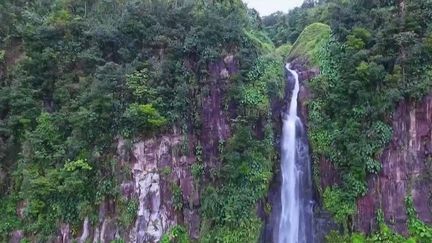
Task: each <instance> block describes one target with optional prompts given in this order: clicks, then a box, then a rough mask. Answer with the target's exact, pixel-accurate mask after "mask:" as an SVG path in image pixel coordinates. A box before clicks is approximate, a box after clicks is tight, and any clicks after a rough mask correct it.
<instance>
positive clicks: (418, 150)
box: [355, 95, 432, 234]
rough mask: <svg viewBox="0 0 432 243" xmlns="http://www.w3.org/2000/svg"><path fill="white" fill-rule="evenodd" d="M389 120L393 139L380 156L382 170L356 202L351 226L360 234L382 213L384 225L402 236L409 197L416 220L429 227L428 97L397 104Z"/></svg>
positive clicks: (431, 142) (431, 110) (431, 121)
mask: <svg viewBox="0 0 432 243" xmlns="http://www.w3.org/2000/svg"><path fill="white" fill-rule="evenodd" d="M391 120H392V127H393V138H392V141H391V143H390V144H389V145H388V146H387V147H386V148H385V149H384V151H383V152H382V154H381V155H380V159H381V164H382V170H381V172H380V173H379V175H377V176H371V177H370V178H369V182H368V184H369V191H368V193H367V195H366V196H364V197H363V198H360V199H359V200H358V202H357V207H358V212H357V213H358V215H357V217H356V219H355V225H356V227H357V228H358V229H359V230H361V231H364V232H371V230H372V229H375V228H376V212H377V210H382V212H383V214H384V219H385V222H386V223H387V224H388V225H389V226H391V227H392V228H393V229H394V230H396V231H397V232H399V233H403V234H406V233H407V210H406V204H405V199H406V198H407V197H410V196H411V197H412V199H413V206H414V208H415V210H416V211H417V213H418V217H419V219H420V220H422V221H424V222H425V223H428V224H431V223H432V214H431V212H432V207H431V195H432V194H431V192H432V191H431V190H432V180H431V172H432V167H431V165H432V164H431V154H432V96H431V95H428V96H426V97H424V98H423V99H421V100H420V101H417V102H416V101H402V102H400V103H399V104H398V105H397V108H396V110H395V111H394V113H393V115H392V117H391Z"/></svg>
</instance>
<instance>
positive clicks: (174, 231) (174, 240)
mask: <svg viewBox="0 0 432 243" xmlns="http://www.w3.org/2000/svg"><path fill="white" fill-rule="evenodd" d="M189 242H190V241H189V236H188V233H187V230H186V229H185V228H184V227H183V226H181V225H176V226H174V227H172V228H171V229H170V230H169V231H168V232H167V233H165V234H164V235H163V236H162V238H161V243H189Z"/></svg>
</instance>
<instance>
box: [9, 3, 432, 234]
mask: <svg viewBox="0 0 432 243" xmlns="http://www.w3.org/2000/svg"><path fill="white" fill-rule="evenodd" d="M0 22H1V25H0V215H1V217H2V218H1V220H0V242H8V241H10V240H11V239H12V238H14V235H19V237H18V238H19V241H18V242H62V241H61V240H60V241H59V235H63V237H64V235H65V233H64V229H65V228H67V229H68V230H67V233H66V235H70V236H67V237H68V239H76V240H77V241H78V242H81V241H79V240H80V239H82V238H83V235H85V234H84V231H85V230H84V226H83V222H85V221H86V220H87V221H89V222H90V225H93V226H94V227H95V228H97V227H98V226H97V225H98V224H100V225H105V221H103V220H101V217H102V216H101V215H102V213H101V212H102V211H103V210H101V208H102V205H105V204H106V205H109V206H108V208H109V210H107V211H109V213H106V214H107V215H109V217H108V216H107V217H108V218H109V219H110V220H111V221H109V222H111V223H112V225H114V226H113V229H114V228H115V230H113V232H114V233H113V235H112V237H111V236H110V237H111V238H107V239H109V241H113V242H130V241H132V240H131V238H130V237H132V235H140V232H138V231H137V229H136V228H139V227H140V224H139V222H140V220H141V219H140V220H138V218H140V217H144V216H142V214H140V213H139V212H140V211H142V210H140V209H141V208H142V207H143V204H145V202H143V200H142V198H141V197H140V195H141V194H140V193H141V192H140V191H139V190H138V189H136V188H135V187H137V185H135V186H134V190H135V193H125V192H124V191H125V189H124V185H125V182H128V181H134V180H136V178H135V173H136V171H137V168H136V167H134V163H136V164H138V163H139V161H138V162H137V161H136V160H139V158H138V157H137V156H136V155H135V153H136V152H135V150H136V147H137V146H138V145H137V144H139V143H140V142H142V143H143V144H150V143H153V142H154V141H158V139H162V140H163V139H168V140H175V139H177V137H180V139H179V140H180V141H179V142H178V143H175V146H174V145H173V146H172V147H170V149H169V152H167V153H169V154H170V156H172V160H173V161H177V160H176V158H178V161H182V162H179V163H180V165H178V164H175V163H174V162H170V163H171V164H167V165H163V166H161V167H159V164H158V167H157V168H153V169H152V170H151V171H148V173H149V174H151V173H155V174H156V175H157V178H159V177H160V178H161V179H160V180H161V181H162V182H161V183H160V184H161V194H164V193H163V192H164V191H165V189H164V188H165V187H166V188H167V189H166V191H167V192H169V193H168V194H167V195H169V196H168V197H169V200H167V201H166V202H161V204H162V205H163V207H168V208H164V210H167V211H169V213H166V215H167V216H166V217H168V218H169V220H168V219H164V220H166V222H168V223H166V222H165V221H164V222H163V225H162V228H163V229H155V231H159V230H160V231H163V235H162V236H157V237H156V236H154V235H151V233H149V234H150V235H151V237H156V238H151V237H150V236H147V233H148V232H146V233H145V234H144V236H142V237H144V238H139V237H138V236H136V237H137V238H136V241H137V242H141V241H142V242H153V241H162V242H257V241H258V240H259V239H260V235H261V234H262V233H261V232H262V229H263V227H264V224H265V223H266V218H267V217H268V215H269V214H270V212H271V211H272V205H271V204H270V203H269V201H268V195H269V188H270V187H271V185H272V184H274V183H275V177H276V176H275V175H277V173H278V171H279V149H278V146H279V145H280V144H279V142H278V139H279V136H280V113H281V109H282V107H283V105H281V103H282V102H283V100H284V95H285V89H286V80H285V76H284V69H283V67H284V66H285V63H284V62H285V61H289V62H294V63H298V65H302V66H303V69H305V70H318V69H319V75H317V76H315V77H313V78H311V79H310V80H308V81H304V87H306V88H305V89H308V90H309V91H310V93H311V95H310V97H309V98H308V100H307V101H306V102H305V103H304V105H305V106H306V107H307V109H308V113H307V117H306V119H307V129H308V130H307V131H308V136H309V142H310V146H311V153H312V154H311V155H312V163H313V177H314V185H315V191H316V201H317V205H318V206H317V207H316V209H315V210H325V211H328V212H329V213H330V214H331V215H332V217H333V219H334V221H335V222H336V223H337V224H338V225H340V226H341V227H339V228H338V229H337V230H336V231H332V232H330V233H329V234H328V236H327V237H326V240H327V241H328V242H431V241H432V228H431V227H430V226H429V225H428V224H430V223H432V222H424V221H422V220H421V219H419V217H418V215H417V212H416V208H415V202H414V203H413V196H414V195H409V196H407V197H406V198H404V199H403V200H404V201H405V202H406V205H405V208H404V209H405V211H406V214H407V217H408V219H407V222H406V226H407V230H406V231H404V232H398V230H397V229H396V228H395V227H392V223H393V222H391V221H392V220H388V219H387V218H386V216H385V208H381V209H378V210H377V211H376V212H375V213H376V216H375V219H374V221H375V223H374V224H371V226H370V229H369V230H368V232H361V231H362V229H360V228H358V227H357V226H356V224H355V219H356V218H357V217H358V215H357V213H358V208H357V206H358V200H359V199H361V198H362V197H364V196H366V194H367V193H368V191H369V190H371V188H370V187H369V184H368V183H369V179H370V178H374V177H375V176H377V175H379V174H380V173H381V171H382V164H383V162H382V160H381V155H382V154H383V151H384V150H385V149H386V147H387V146H389V144H390V143H397V141H396V142H394V141H392V138H394V131H393V127H392V125H393V124H392V122H394V121H393V119H394V117H393V114H394V112H395V110H396V109H397V107H398V105H399V104H401V103H403V102H411V103H413V104H417V103H420V102H421V100H422V99H423V98H424V97H425V96H427V95H428V94H430V92H431V88H432V1H431V0H320V1H312V0H306V1H305V3H304V4H303V5H302V6H301V7H298V8H295V9H293V10H291V11H289V12H288V13H283V12H277V13H274V14H272V15H270V16H265V17H261V16H259V14H258V12H257V11H256V10H253V9H248V8H247V6H246V5H245V4H244V3H243V2H242V1H240V0H224V1H215V0H201V1H198V0H197V1H193V0H153V1H150V0H56V1H51V0H34V1H25V0H3V1H2V2H1V3H0ZM288 93H289V92H288ZM409 115H410V114H407V116H409ZM225 123H226V124H225ZM174 137H175V139H174ZM120 143H121V144H122V150H121V151H123V150H124V151H127V152H125V153H124V154H119V144H120ZM166 143H168V142H166ZM425 143H426V142H425ZM172 144H174V142H172ZM401 144H402V142H401ZM160 147H162V146H160ZM400 149H401V150H404V149H406V148H404V147H403V146H402V145H401V148H400ZM161 150H162V149H159V150H157V149H156V150H155V151H157V152H154V154H157V153H162V152H163V151H162V152H161ZM429 152H430V153H429ZM429 152H427V153H425V154H424V161H423V163H424V164H425V165H426V167H427V168H428V170H430V165H429V164H430V161H431V158H432V152H431V151H429ZM134 156H135V157H134ZM158 156H159V155H158ZM162 157H163V156H162ZM185 158H187V159H185ZM189 158H190V160H189ZM422 158H423V157H422ZM160 160H161V161H163V160H164V159H163V158H161V159H160ZM407 160H410V159H409V158H408V159H407ZM125 161H126V162H125ZM185 161H186V162H185ZM324 161H325V162H328V163H330V164H331V165H332V167H333V168H334V170H335V171H336V173H335V176H334V177H335V178H334V181H333V183H332V184H331V185H325V186H324V187H323V184H322V183H320V182H321V181H322V178H321V176H322V175H321V174H324V173H327V172H325V171H322V170H321V168H322V167H320V164H322V163H323V162H324ZM158 163H161V162H160V161H159V160H158ZM181 163H182V164H181ZM407 163H408V162H407ZM179 171H180V172H179ZM425 173H426V172H425ZM427 173H432V172H427ZM185 175H190V176H191V178H192V181H191V183H190V184H191V187H192V188H193V189H191V190H192V191H193V193H190V194H193V195H198V196H190V197H189V194H188V193H189V192H187V190H188V188H189V187H188V186H185V182H184V177H185ZM427 175H430V174H427ZM426 177H428V176H426ZM423 179H424V178H423ZM423 179H422V180H423ZM424 180H425V181H428V180H429V179H428V178H426V179H424ZM138 184H139V183H138ZM413 184H415V183H414V182H413ZM428 185H430V184H428ZM429 193H430V195H428V196H425V197H426V198H427V200H428V203H427V204H431V203H432V197H431V195H432V188H431V189H429ZM162 198H165V195H162ZM193 198H198V199H197V200H195V199H193ZM160 200H162V199H160ZM147 201H148V200H147ZM162 201H163V200H162ZM385 206H386V205H382V206H381V207H385ZM161 208H162V206H161ZM383 211H384V213H383ZM194 213H196V214H197V215H196V217H195V214H194ZM192 214H193V215H194V217H195V218H199V220H198V223H197V224H198V226H197V227H198V229H197V230H192V229H191V226H190V225H195V226H196V223H195V222H193V223H192V222H190V221H191V220H189V218H188V215H192ZM104 217H105V216H104ZM164 217H165V216H164ZM142 220H143V219H142ZM396 220H397V219H396ZM102 221H103V222H104V223H103V224H102V223H101V222H102ZM150 223H151V222H150ZM267 223H268V222H267ZM154 224H156V223H154ZM107 227H108V226H107ZM155 227H156V226H155ZM100 228H101V229H102V226H100ZM108 228H109V227H108ZM134 230H135V231H137V232H136V233H131V232H135V231H134ZM95 231H96V230H93V231H92V232H93V233H92V234H96V233H95ZM195 231H197V232H195ZM86 237H87V239H85V240H89V241H92V240H93V239H90V237H88V236H86ZM140 237H141V235H140ZM146 237H147V238H146ZM148 237H150V238H148ZM94 239H96V238H94ZM101 239H102V238H101ZM140 239H141V240H140ZM62 240H63V241H65V240H64V238H63V239H62ZM103 240H105V238H104V239H103ZM261 240H262V239H261ZM109 241H108V240H107V242H109Z"/></svg>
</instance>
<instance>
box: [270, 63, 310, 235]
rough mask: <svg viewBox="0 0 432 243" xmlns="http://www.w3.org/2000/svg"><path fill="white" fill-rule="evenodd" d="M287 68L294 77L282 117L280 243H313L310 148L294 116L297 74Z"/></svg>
mask: <svg viewBox="0 0 432 243" xmlns="http://www.w3.org/2000/svg"><path fill="white" fill-rule="evenodd" d="M286 69H287V70H288V71H289V73H290V74H291V75H292V76H293V77H294V81H295V84H294V89H293V92H292V96H291V102H290V105H289V108H288V114H284V115H283V130H282V141H281V145H282V149H281V171H282V187H281V204H282V210H281V215H280V222H279V231H278V232H279V233H278V239H277V242H279V243H309V242H313V223H312V218H313V216H312V206H313V201H312V180H311V170H310V158H309V148H308V143H307V137H306V133H305V129H304V128H303V124H302V122H301V120H300V118H299V117H298V116H297V98H298V93H299V90H300V84H299V79H298V73H297V72H296V71H294V70H291V69H290V64H287V65H286Z"/></svg>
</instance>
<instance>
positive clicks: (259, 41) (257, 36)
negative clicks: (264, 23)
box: [244, 30, 275, 53]
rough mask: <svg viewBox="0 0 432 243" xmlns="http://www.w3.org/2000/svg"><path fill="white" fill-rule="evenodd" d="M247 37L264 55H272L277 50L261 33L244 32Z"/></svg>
mask: <svg viewBox="0 0 432 243" xmlns="http://www.w3.org/2000/svg"><path fill="white" fill-rule="evenodd" d="M244 33H245V35H246V37H247V38H248V39H249V40H250V41H251V42H252V43H253V45H254V46H255V47H256V48H258V49H259V50H260V51H261V52H262V53H270V52H271V51H273V50H274V49H275V46H274V44H273V42H272V40H271V39H270V38H269V37H268V36H267V35H266V34H265V33H264V32H261V31H256V30H244Z"/></svg>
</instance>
